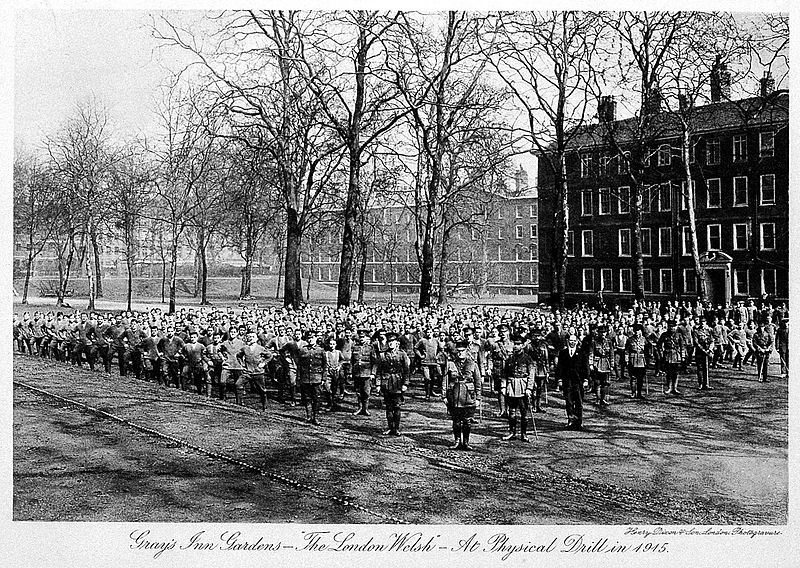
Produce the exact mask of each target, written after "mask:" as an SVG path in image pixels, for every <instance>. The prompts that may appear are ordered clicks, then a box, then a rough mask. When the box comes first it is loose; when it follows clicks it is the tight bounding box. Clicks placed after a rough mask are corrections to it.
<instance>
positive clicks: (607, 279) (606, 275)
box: [600, 268, 614, 292]
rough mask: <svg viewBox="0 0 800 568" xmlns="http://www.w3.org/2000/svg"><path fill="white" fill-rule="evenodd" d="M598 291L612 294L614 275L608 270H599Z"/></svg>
mask: <svg viewBox="0 0 800 568" xmlns="http://www.w3.org/2000/svg"><path fill="white" fill-rule="evenodd" d="M600 289H601V290H602V291H603V292H612V291H613V290H614V273H613V272H612V271H611V269H610V268H603V269H601V270H600Z"/></svg>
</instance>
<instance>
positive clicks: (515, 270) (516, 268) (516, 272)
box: [514, 266, 521, 284]
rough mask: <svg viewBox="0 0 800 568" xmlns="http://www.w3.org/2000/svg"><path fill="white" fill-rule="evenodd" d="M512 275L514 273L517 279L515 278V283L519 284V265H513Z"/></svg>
mask: <svg viewBox="0 0 800 568" xmlns="http://www.w3.org/2000/svg"><path fill="white" fill-rule="evenodd" d="M514 275H515V277H516V279H517V280H516V282H517V284H519V283H520V282H521V280H520V279H519V266H515V267H514Z"/></svg>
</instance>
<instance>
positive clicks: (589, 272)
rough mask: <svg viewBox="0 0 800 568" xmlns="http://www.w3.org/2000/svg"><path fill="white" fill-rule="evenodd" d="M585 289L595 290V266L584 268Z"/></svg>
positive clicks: (588, 290) (586, 290) (587, 290)
mask: <svg viewBox="0 0 800 568" xmlns="http://www.w3.org/2000/svg"><path fill="white" fill-rule="evenodd" d="M583 291H584V292H594V268H584V269H583Z"/></svg>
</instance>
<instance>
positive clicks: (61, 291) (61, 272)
mask: <svg viewBox="0 0 800 568" xmlns="http://www.w3.org/2000/svg"><path fill="white" fill-rule="evenodd" d="M68 245H69V253H68V254H67V262H66V264H63V265H62V263H61V256H62V255H59V259H58V284H59V285H58V298H57V299H56V307H59V308H60V307H61V306H63V305H64V296H66V294H67V286H68V285H69V274H70V272H71V271H72V261H73V259H74V257H75V235H70V239H69V243H68Z"/></svg>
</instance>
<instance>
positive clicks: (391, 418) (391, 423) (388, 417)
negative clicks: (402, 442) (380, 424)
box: [384, 406, 394, 435]
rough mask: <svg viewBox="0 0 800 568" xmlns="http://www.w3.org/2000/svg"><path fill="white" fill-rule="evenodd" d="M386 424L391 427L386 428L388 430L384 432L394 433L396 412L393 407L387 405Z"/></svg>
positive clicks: (386, 433)
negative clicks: (392, 409)
mask: <svg viewBox="0 0 800 568" xmlns="http://www.w3.org/2000/svg"><path fill="white" fill-rule="evenodd" d="M386 424H387V426H388V427H389V429H388V430H386V432H384V434H385V435H391V434H393V433H394V413H393V412H392V411H391V409H390V408H389V407H388V406H387V407H386Z"/></svg>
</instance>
